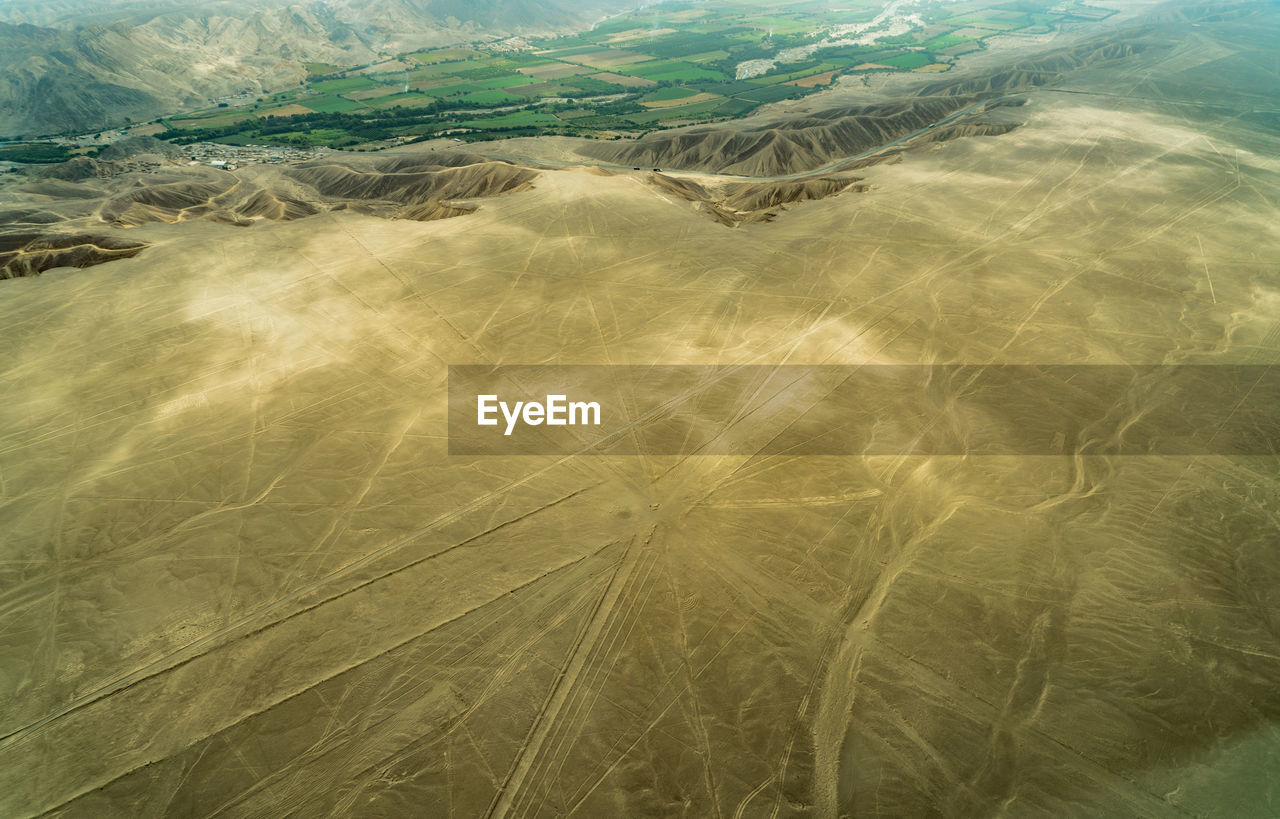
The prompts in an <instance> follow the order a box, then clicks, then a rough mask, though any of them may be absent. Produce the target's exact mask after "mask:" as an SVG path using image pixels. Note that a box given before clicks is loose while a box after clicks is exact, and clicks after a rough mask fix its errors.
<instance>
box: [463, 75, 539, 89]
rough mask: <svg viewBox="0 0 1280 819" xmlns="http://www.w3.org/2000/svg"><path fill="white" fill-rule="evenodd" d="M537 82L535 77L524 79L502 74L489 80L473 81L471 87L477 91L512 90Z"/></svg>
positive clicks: (522, 76) (521, 76)
mask: <svg viewBox="0 0 1280 819" xmlns="http://www.w3.org/2000/svg"><path fill="white" fill-rule="evenodd" d="M537 81H538V80H537V79H536V78H535V77H526V76H525V75H524V74H503V75H502V76H501V77H494V78H493V79H490V80H476V81H473V82H471V85H473V86H475V87H476V88H477V89H489V88H514V87H515V86H517V85H533V84H534V83H536V82H537Z"/></svg>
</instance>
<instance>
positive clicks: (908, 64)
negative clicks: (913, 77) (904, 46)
mask: <svg viewBox="0 0 1280 819" xmlns="http://www.w3.org/2000/svg"><path fill="white" fill-rule="evenodd" d="M876 62H878V63H880V64H881V65H891V66H893V67H894V68H908V69H910V68H919V67H920V66H922V65H929V64H930V63H932V62H933V60H932V59H931V58H930V57H929V55H928V54H923V53H921V52H919V51H912V52H908V53H907V54H899V55H898V56H897V57H889V58H888V59H886V60H876Z"/></svg>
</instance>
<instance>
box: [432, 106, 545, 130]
mask: <svg viewBox="0 0 1280 819" xmlns="http://www.w3.org/2000/svg"><path fill="white" fill-rule="evenodd" d="M563 124H564V122H563V121H562V120H560V119H557V118H556V117H555V116H554V115H553V114H547V113H543V112H540V111H513V112H512V113H510V114H502V115H501V116H496V117H489V118H488V119H471V120H464V121H462V122H459V123H456V124H455V125H454V127H457V128H476V129H479V130H490V129H494V128H523V127H529V126H538V125H563Z"/></svg>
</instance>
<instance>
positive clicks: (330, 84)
mask: <svg viewBox="0 0 1280 819" xmlns="http://www.w3.org/2000/svg"><path fill="white" fill-rule="evenodd" d="M378 85H379V83H377V82H374V81H373V80H371V79H369V78H368V77H343V78H342V79H340V80H324V81H322V82H315V83H312V84H311V90H312V91H319V92H320V93H321V94H345V93H348V92H351V91H363V90H365V89H366V88H376V87H377V86H378Z"/></svg>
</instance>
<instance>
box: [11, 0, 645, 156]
mask: <svg viewBox="0 0 1280 819" xmlns="http://www.w3.org/2000/svg"><path fill="white" fill-rule="evenodd" d="M632 5H634V2H633V0H591V2H588V3H572V2H568V0H551V2H537V1H536V0H480V2H464V0H369V2H362V1H358V0H333V2H316V1H314V0H313V1H311V2H302V3H285V2H278V0H265V2H254V3H247V2H236V1H235V0H232V1H231V2H213V3H190V2H172V1H169V0H160V2H148V3H132V2H123V3H113V2H103V1H102V0H96V2H95V0H90V2H78V1H77V2H67V1H66V0H62V2H51V3H45V2H32V0H11V1H10V2H3V1H0V134H3V135H17V134H45V133H55V132H61V131H68V130H85V129H91V128H101V127H106V126H116V125H120V124H123V123H125V122H127V121H129V120H133V121H138V120H145V119H150V118H152V117H155V116H157V115H159V114H162V113H166V112H169V111H172V110H174V109H176V108H180V107H182V106H188V105H199V104H202V103H205V102H207V101H209V100H211V99H214V98H217V97H220V96H225V95H229V94H234V93H239V92H251V93H256V92H259V91H263V90H272V89H277V88H281V87H284V86H287V85H291V84H295V83H297V81H298V80H300V79H301V78H302V77H303V76H304V75H305V69H304V68H303V63H305V62H309V61H316V62H337V63H348V64H356V63H363V62H368V61H371V60H373V59H375V58H376V57H378V56H379V55H382V54H389V53H395V52H399V51H404V50H408V49H412V48H417V47H422V46H432V45H443V44H447V43H451V42H461V41H471V40H475V39H479V38H485V37H497V36H501V35H508V34H516V33H524V34H539V33H549V32H552V31H561V30H566V29H572V28H577V27H583V26H587V25H589V24H591V23H592V22H595V21H596V20H598V19H600V18H601V17H602V16H604V15H606V14H610V13H615V12H617V11H620V10H623V9H626V8H629V7H630V6H632Z"/></svg>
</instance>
